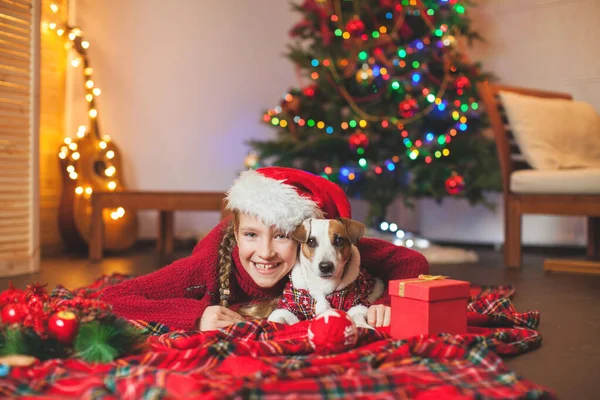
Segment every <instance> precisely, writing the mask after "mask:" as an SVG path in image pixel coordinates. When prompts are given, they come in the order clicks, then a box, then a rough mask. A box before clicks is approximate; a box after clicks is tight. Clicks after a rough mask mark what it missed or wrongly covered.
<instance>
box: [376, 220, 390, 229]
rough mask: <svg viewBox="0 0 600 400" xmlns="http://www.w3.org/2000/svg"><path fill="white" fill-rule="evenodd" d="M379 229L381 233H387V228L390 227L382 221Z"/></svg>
mask: <svg viewBox="0 0 600 400" xmlns="http://www.w3.org/2000/svg"><path fill="white" fill-rule="evenodd" d="M379 227H380V228H381V230H382V231H387V230H388V228H389V227H390V224H388V223H387V222H385V221H383V222H382V223H381V225H379Z"/></svg>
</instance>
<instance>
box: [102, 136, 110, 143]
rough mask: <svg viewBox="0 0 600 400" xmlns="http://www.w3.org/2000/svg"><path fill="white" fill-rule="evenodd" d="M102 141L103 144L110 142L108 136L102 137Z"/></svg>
mask: <svg viewBox="0 0 600 400" xmlns="http://www.w3.org/2000/svg"><path fill="white" fill-rule="evenodd" d="M102 139H104V141H105V142H110V136H108V135H104V137H103V138H102Z"/></svg>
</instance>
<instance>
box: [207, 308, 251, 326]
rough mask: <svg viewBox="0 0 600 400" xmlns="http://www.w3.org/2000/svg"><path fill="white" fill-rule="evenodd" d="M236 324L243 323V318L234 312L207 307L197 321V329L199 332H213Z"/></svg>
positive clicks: (227, 309)
mask: <svg viewBox="0 0 600 400" xmlns="http://www.w3.org/2000/svg"><path fill="white" fill-rule="evenodd" d="M238 322H244V318H243V317H242V316H241V315H240V314H238V313H236V312H235V311H232V310H230V309H229V308H226V307H222V306H208V307H206V309H205V310H204V313H203V314H202V317H200V321H198V329H199V330H201V331H214V330H215V329H220V328H225V327H227V326H229V325H233V324H237V323H238Z"/></svg>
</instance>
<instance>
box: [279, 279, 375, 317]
mask: <svg viewBox="0 0 600 400" xmlns="http://www.w3.org/2000/svg"><path fill="white" fill-rule="evenodd" d="M374 287H375V278H374V277H372V276H371V275H369V273H368V272H367V271H366V270H365V269H363V268H361V269H360V271H359V273H358V277H357V278H356V280H355V281H354V282H352V283H351V284H350V285H348V286H346V287H345V288H344V289H342V290H338V291H335V292H333V293H331V294H330V295H328V296H327V297H326V298H327V301H328V302H329V304H330V305H331V307H332V308H334V309H336V310H344V311H348V310H349V309H351V308H352V307H354V306H357V305H363V306H365V307H369V306H370V305H371V303H370V302H369V300H367V297H369V295H370V294H371V292H373V288H374ZM315 305H316V301H315V299H313V297H312V296H311V295H310V293H309V291H308V290H305V289H297V288H295V287H294V286H293V285H292V280H291V278H290V281H289V282H288V283H287V285H285V288H284V289H283V296H282V298H281V300H280V301H279V303H277V308H283V309H285V310H288V311H290V312H291V313H292V314H294V315H295V316H297V317H298V319H300V321H305V320H309V319H313V318H314V317H316V313H315Z"/></svg>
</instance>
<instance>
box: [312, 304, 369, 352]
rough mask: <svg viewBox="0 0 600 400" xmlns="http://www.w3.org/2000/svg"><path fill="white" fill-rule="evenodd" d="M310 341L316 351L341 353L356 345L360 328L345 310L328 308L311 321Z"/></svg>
mask: <svg viewBox="0 0 600 400" xmlns="http://www.w3.org/2000/svg"><path fill="white" fill-rule="evenodd" d="M308 341H309V342H310V345H311V346H312V347H313V348H314V349H315V352H316V353H321V354H332V353H339V352H341V351H344V350H348V349H350V348H352V347H354V346H355V345H356V342H357V341H358V330H357V329H356V325H355V324H354V321H352V319H350V317H349V316H348V314H346V313H345V312H344V311H341V310H327V311H325V312H324V313H321V314H319V315H317V317H316V318H315V319H314V320H312V321H311V322H310V325H309V326H308Z"/></svg>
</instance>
